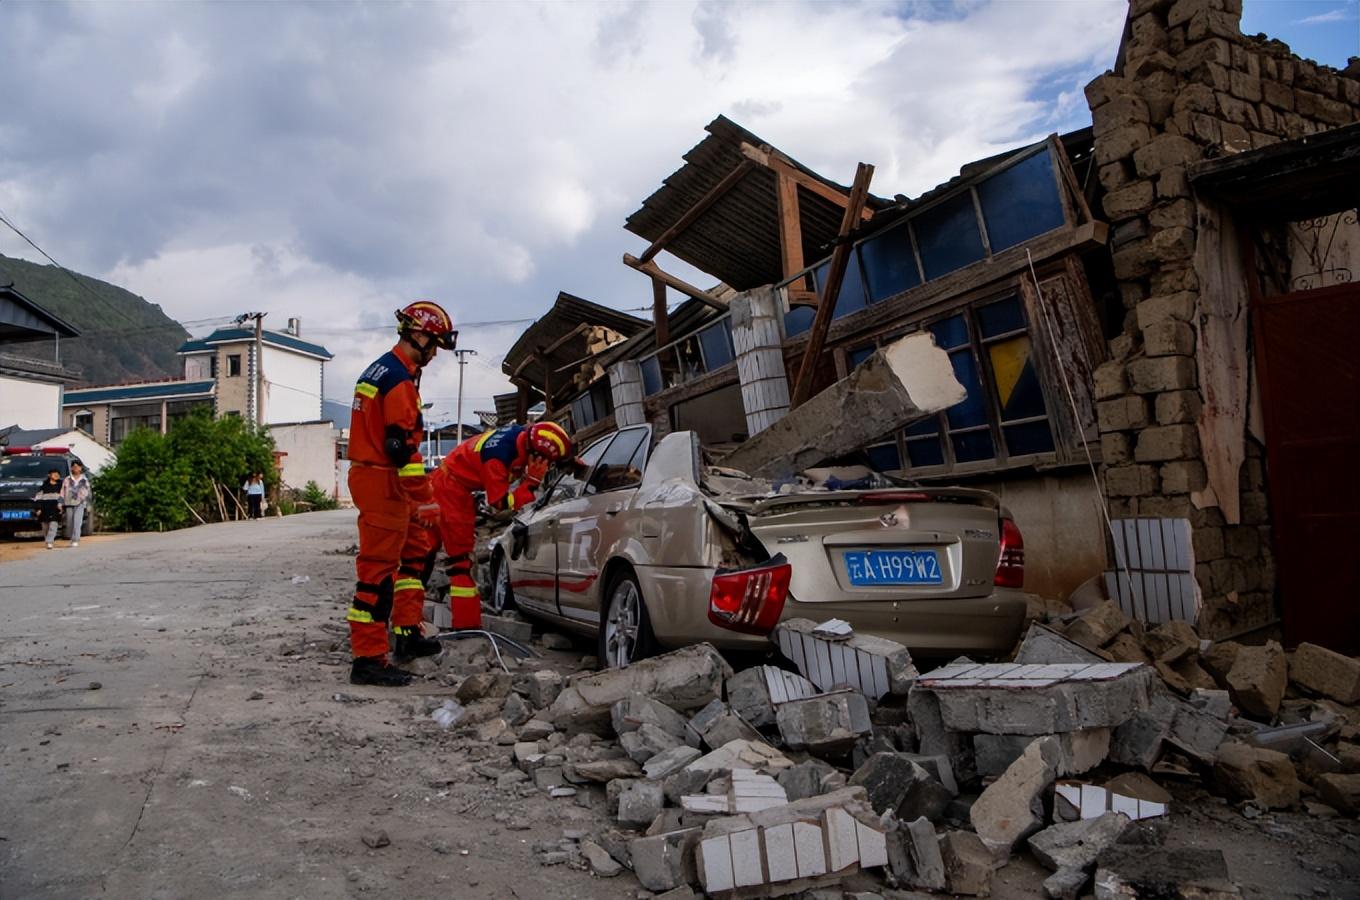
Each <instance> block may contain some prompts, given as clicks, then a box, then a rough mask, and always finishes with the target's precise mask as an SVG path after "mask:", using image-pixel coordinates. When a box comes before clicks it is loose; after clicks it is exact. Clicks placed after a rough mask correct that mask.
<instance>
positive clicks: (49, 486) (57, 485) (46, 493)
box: [33, 469, 61, 550]
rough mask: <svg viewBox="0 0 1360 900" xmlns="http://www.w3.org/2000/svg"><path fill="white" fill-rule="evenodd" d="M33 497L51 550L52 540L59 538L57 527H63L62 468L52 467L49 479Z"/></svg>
mask: <svg viewBox="0 0 1360 900" xmlns="http://www.w3.org/2000/svg"><path fill="white" fill-rule="evenodd" d="M33 499H34V500H35V501H36V502H37V504H38V521H39V522H41V523H42V524H43V530H44V532H45V537H46V538H47V549H48V550H51V549H52V542H53V541H55V540H56V539H57V529H58V528H60V527H61V470H60V469H52V470H51V471H49V472H48V473H47V480H46V481H44V482H43V483H42V487H40V488H38V493H37V494H35V495H34V497H33Z"/></svg>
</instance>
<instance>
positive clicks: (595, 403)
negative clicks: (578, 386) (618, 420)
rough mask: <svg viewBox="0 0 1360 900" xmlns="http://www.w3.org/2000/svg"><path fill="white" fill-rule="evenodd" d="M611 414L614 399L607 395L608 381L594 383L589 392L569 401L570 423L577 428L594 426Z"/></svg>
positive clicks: (612, 412)
mask: <svg viewBox="0 0 1360 900" xmlns="http://www.w3.org/2000/svg"><path fill="white" fill-rule="evenodd" d="M613 414H614V398H613V397H612V396H611V395H610V393H609V381H608V379H603V380H601V381H597V382H595V384H593V385H591V387H590V390H588V391H586V392H585V393H584V394H582V395H581V396H579V397H577V398H576V399H575V400H573V401H571V421H572V422H573V423H574V424H575V426H576V427H577V428H585V427H586V426H587V425H594V424H595V423H596V422H598V421H600V420H601V419H604V418H607V417H608V416H611V415H613Z"/></svg>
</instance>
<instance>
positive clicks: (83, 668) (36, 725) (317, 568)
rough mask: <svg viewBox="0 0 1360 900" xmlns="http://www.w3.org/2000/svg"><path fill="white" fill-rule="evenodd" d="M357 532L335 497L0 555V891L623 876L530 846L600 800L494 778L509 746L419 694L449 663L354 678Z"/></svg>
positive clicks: (338, 889)
mask: <svg viewBox="0 0 1360 900" xmlns="http://www.w3.org/2000/svg"><path fill="white" fill-rule="evenodd" d="M354 540H355V533H354V513H353V512H345V511H339V512H333V513H313V514H309V515H300V516H293V517H289V518H284V519H265V520H262V521H260V522H234V523H225V524H221V525H212V526H207V527H200V528H194V529H189V530H185V531H180V532H173V533H169V534H161V535H151V534H148V535H137V536H132V537H129V538H127V539H125V540H120V541H115V542H108V543H103V544H96V543H87V544H83V545H82V546H81V547H80V548H79V549H77V550H68V549H61V550H54V551H52V552H50V553H47V552H44V553H40V554H35V555H33V556H31V557H29V558H27V559H22V560H20V561H18V562H7V563H4V564H3V565H0V610H3V616H4V619H3V622H4V624H3V627H0V798H3V799H0V809H3V815H0V897H4V898H10V897H91V896H106V897H186V896H200V897H214V896H225V895H233V896H258V897H332V896H334V897H341V896H358V895H370V896H371V895H375V894H379V895H388V894H393V895H397V894H399V895H403V896H411V897H515V896H518V897H526V898H527V897H545V898H546V897H567V896H580V897H587V896H590V897H601V896H603V897H622V896H629V895H630V893H631V892H630V890H629V887H630V886H631V890H632V891H636V889H637V888H636V885H637V883H636V881H634V880H633V879H632V878H631V877H630V876H627V875H625V876H624V877H622V878H616V879H613V880H612V881H609V882H602V881H598V880H596V879H593V878H592V877H591V876H590V875H589V874H587V873H584V872H577V871H571V870H569V869H567V868H566V867H562V866H557V867H551V868H549V867H542V866H539V865H538V864H537V863H536V862H535V861H534V859H535V856H534V850H533V845H534V844H535V843H539V844H542V843H544V842H554V843H555V842H557V841H559V840H560V839H561V836H562V831H563V830H564V829H567V828H572V827H576V828H584V827H587V826H585V825H583V824H581V822H583V821H585V820H586V819H591V820H595V819H596V816H595V815H594V814H592V813H591V812H590V811H588V810H586V809H583V808H581V807H579V806H576V805H574V804H573V803H572V802H571V801H565V802H564V801H549V800H548V799H547V798H546V797H542V796H537V797H535V796H526V795H527V794H528V793H529V792H520V793H511V794H508V795H497V794H496V792H495V791H491V790H488V787H489V786H494V782H493V781H490V780H488V778H486V777H483V775H479V774H477V773H475V772H474V771H473V767H474V766H481V767H482V768H483V769H486V767H488V766H490V767H491V769H490V770H488V771H492V774H493V775H494V770H495V769H505V770H509V769H511V768H513V767H512V765H511V764H510V761H509V758H508V754H509V748H508V747H494V746H493V747H490V748H480V747H476V746H470V745H466V744H464V743H461V742H460V741H459V740H458V739H457V738H454V737H453V736H451V735H450V734H449V733H446V732H440V731H439V730H438V729H437V728H436V727H435V726H434V725H433V723H431V722H429V720H428V717H426V716H423V715H421V716H418V715H417V714H416V712H415V711H413V710H412V708H411V707H412V701H413V700H415V699H416V698H417V696H418V695H419V694H432V693H433V694H437V693H438V692H439V691H440V690H443V691H444V692H445V693H448V689H447V687H446V686H444V685H442V684H440V683H437V682H435V683H427V684H426V685H425V686H424V687H412V688H405V689H401V690H395V691H394V690H391V689H388V690H383V689H378V688H352V687H351V686H350V685H349V684H348V683H347V676H348V650H347V644H345V643H343V640H344V634H345V632H344V629H343V627H342V626H343V614H344V608H345V607H346V606H347V605H348V594H349V591H350V589H351V587H352V584H353V577H354V576H353V559H352V557H350V556H349V555H348V554H347V553H345V552H344V551H345V548H347V547H348V546H349V545H350V544H352V543H353V542H354ZM294 576H307V578H308V580H307V581H306V582H305V583H297V584H295V583H294V582H293V578H294ZM337 693H339V694H340V698H339V699H338V700H337V699H336V695H337ZM378 828H381V829H384V830H385V831H386V832H387V833H388V835H389V836H390V839H391V845H390V846H388V847H384V848H381V849H370V848H368V847H367V846H365V845H364V844H363V843H362V841H361V838H362V836H363V835H364V833H365V832H366V831H367V830H371V829H378Z"/></svg>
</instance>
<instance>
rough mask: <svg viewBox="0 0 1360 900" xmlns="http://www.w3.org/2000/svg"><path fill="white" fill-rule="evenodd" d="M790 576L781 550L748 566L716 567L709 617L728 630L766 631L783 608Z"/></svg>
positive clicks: (790, 572) (768, 631)
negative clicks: (771, 556)
mask: <svg viewBox="0 0 1360 900" xmlns="http://www.w3.org/2000/svg"><path fill="white" fill-rule="evenodd" d="M792 577H793V566H791V565H789V562H788V560H786V559H785V558H784V557H783V555H782V554H781V555H779V556H776V557H775V558H774V559H772V560H770V561H769V562H766V563H762V564H761V565H759V566H755V567H753V568H750V569H737V570H735V571H732V570H728V571H723V570H722V569H719V570H718V572H717V573H716V574H715V575H714V576H713V589H712V590H711V591H710V592H709V595H708V621H710V622H712V623H713V624H714V625H717V626H719V627H722V628H726V629H728V630H729V631H740V632H744V633H746V634H769V633H770V631H771V630H772V629H773V628H774V626H775V625H776V624H777V623H778V622H779V617H780V615H781V614H783V612H784V601H785V600H787V599H788V596H789V580H790V579H791V578H792Z"/></svg>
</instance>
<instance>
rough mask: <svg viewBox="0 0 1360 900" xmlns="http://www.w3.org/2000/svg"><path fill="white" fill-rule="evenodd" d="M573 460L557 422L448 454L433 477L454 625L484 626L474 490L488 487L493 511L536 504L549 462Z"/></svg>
mask: <svg viewBox="0 0 1360 900" xmlns="http://www.w3.org/2000/svg"><path fill="white" fill-rule="evenodd" d="M572 459H574V457H573V456H572V445H571V438H570V437H569V436H568V435H567V433H566V431H564V430H563V429H562V426H560V425H558V424H557V423H555V422H538V423H535V424H533V425H529V426H527V427H526V426H524V425H506V426H504V427H502V428H497V429H496V430H495V431H488V432H486V433H485V434H481V435H478V436H477V437H475V438H471V439H469V440H466V441H464V442H463V443H461V444H459V445H458V446H457V447H456V448H455V449H454V450H453V452H451V453H449V454H448V455H446V456H445V457H444V462H443V465H441V466H440V467H439V468H438V469H437V470H436V471H435V473H434V475H433V476H432V477H431V481H432V482H433V483H434V498H435V501H436V502H437V503H438V504H439V513H440V515H439V522H440V534H441V536H442V539H443V542H444V553H445V555H446V556H447V557H448V575H449V607H450V611H451V612H452V614H453V627H454V628H480V627H481V624H482V606H481V599H480V598H479V597H478V595H477V583H476V582H475V581H474V580H473V578H472V549H473V546H474V544H475V543H476V538H475V530H476V524H477V502H476V500H474V499H473V496H472V492H473V491H485V492H486V503H487V505H488V506H490V507H491V508H492V509H494V510H505V509H509V510H515V509H521V508H523V507H525V506H527V505H529V504H530V503H532V502H533V500H534V490H535V489H536V488H537V487H538V486H539V485H540V484H541V483H542V482H543V478H544V477H545V476H546V475H547V473H548V468H549V467H550V466H551V465H553V464H554V463H556V462H559V461H562V460H572ZM515 482H518V484H515V485H514V486H513V487H512V484H513V483H515Z"/></svg>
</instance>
